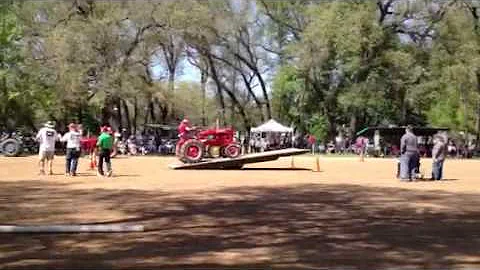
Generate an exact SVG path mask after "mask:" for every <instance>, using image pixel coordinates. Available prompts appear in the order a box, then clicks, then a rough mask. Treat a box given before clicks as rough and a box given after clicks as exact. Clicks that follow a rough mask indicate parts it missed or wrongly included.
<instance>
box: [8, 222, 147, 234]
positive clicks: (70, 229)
mask: <svg viewBox="0 0 480 270" xmlns="http://www.w3.org/2000/svg"><path fill="white" fill-rule="evenodd" d="M143 231H144V228H143V225H121V224H105V225H40V226H17V225H0V233H119V232H143Z"/></svg>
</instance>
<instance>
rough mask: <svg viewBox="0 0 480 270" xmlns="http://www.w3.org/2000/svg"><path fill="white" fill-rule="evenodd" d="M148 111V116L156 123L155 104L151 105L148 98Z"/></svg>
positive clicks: (151, 101)
mask: <svg viewBox="0 0 480 270" xmlns="http://www.w3.org/2000/svg"><path fill="white" fill-rule="evenodd" d="M148 112H149V114H150V118H151V119H152V123H156V122H157V118H156V117H155V106H154V105H153V100H150V101H149V103H148ZM145 124H146V123H145Z"/></svg>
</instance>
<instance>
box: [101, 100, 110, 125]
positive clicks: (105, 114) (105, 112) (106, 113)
mask: <svg viewBox="0 0 480 270" xmlns="http://www.w3.org/2000/svg"><path fill="white" fill-rule="evenodd" d="M111 117H112V112H111V110H110V100H109V98H108V97H107V98H105V102H104V104H103V108H102V126H105V125H110V119H111Z"/></svg>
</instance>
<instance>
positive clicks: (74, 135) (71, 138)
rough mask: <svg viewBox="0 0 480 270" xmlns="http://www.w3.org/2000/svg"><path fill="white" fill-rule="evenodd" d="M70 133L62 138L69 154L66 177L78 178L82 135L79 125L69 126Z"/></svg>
mask: <svg viewBox="0 0 480 270" xmlns="http://www.w3.org/2000/svg"><path fill="white" fill-rule="evenodd" d="M68 129H69V131H68V132H67V133H65V135H63V137H62V142H67V154H66V156H65V159H66V162H65V176H76V175H77V166H78V158H79V157H80V138H81V133H80V132H79V131H78V129H77V125H75V124H74V123H71V124H70V125H68Z"/></svg>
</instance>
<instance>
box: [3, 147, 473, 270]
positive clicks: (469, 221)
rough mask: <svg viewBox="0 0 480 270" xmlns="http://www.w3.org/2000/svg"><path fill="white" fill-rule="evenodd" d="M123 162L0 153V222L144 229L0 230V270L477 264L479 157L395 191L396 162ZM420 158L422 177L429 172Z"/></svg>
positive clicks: (450, 163) (148, 159)
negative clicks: (187, 167) (198, 165)
mask: <svg viewBox="0 0 480 270" xmlns="http://www.w3.org/2000/svg"><path fill="white" fill-rule="evenodd" d="M174 162H176V161H175V159H174V158H165V157H135V158H127V157H120V158H117V159H114V160H113V166H114V177H113V178H99V177H97V176H95V173H94V172H92V171H89V170H88V161H87V160H86V159H82V161H81V164H80V169H79V171H80V175H79V176H78V177H75V178H66V177H65V176H63V173H62V172H63V164H64V161H63V158H61V157H58V158H57V159H56V161H55V173H57V174H56V175H54V176H38V175H37V165H36V158H35V157H21V158H4V157H3V158H0V224H18V225H35V224H71V223H75V224H79V223H80V224H109V223H127V224H142V225H144V226H145V228H146V232H143V233H124V234H118V233H117V234H56V235H54V234H22V235H20V234H17V235H12V234H2V235H0V269H38V268H42V269H44V268H62V269H65V268H83V269H99V268H109V269H112V268H113V269H147V268H148V269H212V268H213V269H327V268H328V269H373V268H375V269H378V268H382V269H388V268H391V269H393V268H395V269H399V268H402V269H410V268H411V269H417V268H422V269H459V268H471V269H473V268H480V177H479V172H480V166H479V165H480V161H475V160H448V161H447V163H446V164H445V172H444V174H445V176H446V178H447V180H446V181H440V182H430V181H424V182H423V181H422V182H414V183H401V182H399V181H397V180H396V179H395V170H396V161H395V160H393V159H366V161H365V162H359V160H358V158H341V157H331V158H326V157H321V158H320V169H321V172H312V171H311V170H310V169H311V168H314V167H315V166H314V165H315V159H314V158H313V157H311V156H299V157H295V159H294V167H295V169H292V168H291V162H292V160H291V159H290V158H283V159H280V160H278V161H274V162H266V163H258V164H255V165H251V166H247V167H246V168H245V169H244V170H229V171H219V170H218V171H217V170H205V171H173V170H170V169H168V167H167V166H168V164H170V163H174ZM430 169H431V166H430V160H423V161H422V169H421V170H422V171H423V172H424V173H425V174H426V175H429V174H430Z"/></svg>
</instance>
